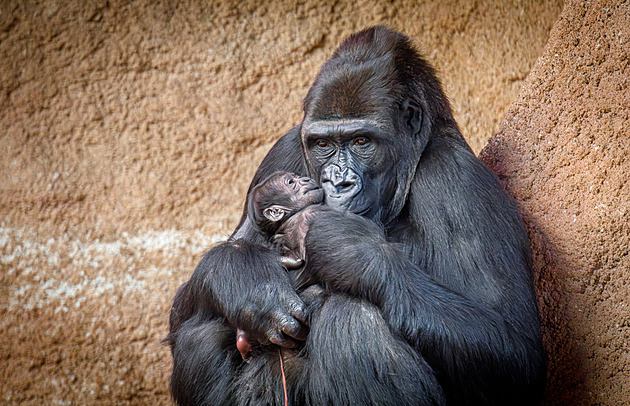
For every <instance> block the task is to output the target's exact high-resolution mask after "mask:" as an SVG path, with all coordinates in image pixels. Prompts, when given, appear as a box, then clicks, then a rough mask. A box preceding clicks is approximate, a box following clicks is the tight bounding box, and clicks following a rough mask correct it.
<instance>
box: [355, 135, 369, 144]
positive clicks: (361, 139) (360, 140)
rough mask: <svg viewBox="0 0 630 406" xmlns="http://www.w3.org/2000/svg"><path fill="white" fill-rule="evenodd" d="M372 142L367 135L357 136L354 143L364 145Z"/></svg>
mask: <svg viewBox="0 0 630 406" xmlns="http://www.w3.org/2000/svg"><path fill="white" fill-rule="evenodd" d="M369 142H370V139H369V138H367V137H357V138H355V139H354V145H358V146H363V145H367V144H368V143H369Z"/></svg>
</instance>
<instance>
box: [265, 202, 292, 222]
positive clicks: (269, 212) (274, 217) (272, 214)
mask: <svg viewBox="0 0 630 406" xmlns="http://www.w3.org/2000/svg"><path fill="white" fill-rule="evenodd" d="M286 215H287V209H286V208H285V207H282V206H279V205H277V204H274V205H273V206H270V207H267V208H266V209H265V210H263V216H265V217H266V218H267V220H269V221H273V222H276V221H280V220H282V219H283V218H284V216H286Z"/></svg>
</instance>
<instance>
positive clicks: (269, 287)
mask: <svg viewBox="0 0 630 406" xmlns="http://www.w3.org/2000/svg"><path fill="white" fill-rule="evenodd" d="M302 161H303V157H302V147H301V145H300V138H299V128H298V127H295V128H293V129H292V130H291V131H289V132H288V133H287V134H285V135H284V136H283V137H282V138H281V139H280V140H278V142H277V143H276V144H275V145H274V146H273V147H272V149H271V150H270V151H269V153H268V154H267V156H266V157H265V159H264V160H263V162H262V163H261V165H260V167H259V168H258V171H257V172H256V174H255V175H254V178H253V180H252V182H251V185H250V188H249V191H248V194H249V192H250V191H251V190H252V188H253V187H254V186H256V184H257V183H259V182H260V181H261V180H263V179H265V178H266V177H268V176H269V175H270V174H272V173H274V172H277V171H281V170H283V171H289V172H294V173H297V174H304V173H305V169H304V164H303V162H302ZM246 201H247V199H246ZM259 238H260V237H259V236H258V234H257V233H256V232H254V229H253V228H252V226H251V224H249V220H247V207H245V210H244V211H243V216H242V218H241V221H240V223H239V225H238V227H237V229H236V231H235V232H234V233H233V235H232V236H231V237H230V239H229V241H228V242H226V243H222V244H219V245H218V246H216V247H214V248H213V249H211V250H210V251H209V252H208V253H207V254H206V255H205V257H204V258H203V260H202V261H201V262H200V263H199V265H197V268H196V269H195V272H194V273H193V276H192V277H191V279H190V280H189V281H188V282H187V283H186V284H185V285H183V286H182V287H181V288H180V290H179V291H178V293H177V295H176V297H175V300H174V303H173V307H172V309H171V320H170V324H171V327H170V332H169V341H170V342H171V346H172V347H174V345H175V343H176V341H177V334H178V330H179V329H180V326H181V325H182V324H183V323H184V322H185V321H186V320H188V319H189V318H191V317H192V316H193V315H195V314H196V313H197V312H199V311H201V312H203V313H204V315H205V316H204V317H205V318H207V319H214V318H224V319H226V320H227V321H228V322H229V323H230V324H231V325H232V326H238V327H239V328H241V329H243V330H245V331H246V332H247V333H248V336H249V337H251V338H254V339H258V340H260V341H262V342H267V341H271V342H274V343H276V344H279V345H283V346H292V345H293V343H292V342H291V341H289V340H286V339H285V338H284V336H283V335H282V334H281V333H282V332H284V333H285V334H287V335H289V336H292V337H297V338H303V336H302V331H301V329H300V323H299V321H303V307H304V305H303V303H302V301H301V300H300V298H299V297H298V295H297V294H296V292H295V290H294V289H293V288H292V286H291V282H290V280H289V278H288V276H287V273H286V270H285V269H284V267H283V266H282V264H281V262H280V257H279V255H278V254H277V253H276V252H273V251H272V250H269V249H268V248H266V247H265V246H264V244H263V243H262V241H259Z"/></svg>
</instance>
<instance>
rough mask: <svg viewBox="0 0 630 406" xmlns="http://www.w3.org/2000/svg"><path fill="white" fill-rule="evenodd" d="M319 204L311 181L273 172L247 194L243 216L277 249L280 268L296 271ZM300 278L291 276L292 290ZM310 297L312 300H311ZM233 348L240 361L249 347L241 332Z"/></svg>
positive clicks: (316, 292)
mask: <svg viewBox="0 0 630 406" xmlns="http://www.w3.org/2000/svg"><path fill="white" fill-rule="evenodd" d="M323 201H324V191H323V189H322V188H321V187H319V185H318V184H317V182H315V181H314V180H313V179H311V178H307V177H300V176H298V175H296V174H294V173H290V172H275V173H274V174H272V175H270V176H269V177H268V178H267V179H265V180H264V181H262V182H261V183H260V184H259V185H258V186H256V187H255V188H254V189H253V190H252V192H251V193H250V197H249V201H248V207H247V212H248V214H247V215H248V217H249V220H250V221H251V223H252V224H253V225H254V226H255V227H256V229H257V230H258V232H259V234H260V236H261V237H263V239H264V240H265V241H266V242H267V243H268V244H269V245H271V246H273V247H277V248H278V250H279V252H280V254H281V255H282V257H281V261H282V264H283V265H284V266H285V267H286V268H287V269H297V268H301V267H302V266H303V265H304V264H305V262H306V248H305V240H306V233H307V232H308V228H309V222H310V220H311V218H312V217H313V214H314V209H315V208H316V207H317V208H321V203H323ZM307 208H309V209H307ZM298 213H299V215H297V214H298ZM301 276H302V274H301V272H296V273H293V275H292V279H293V281H294V282H296V285H297V286H296V287H298V286H300V285H303V284H304V282H305V281H302V282H300V283H298V282H297V281H298V279H300V277H301ZM321 291H322V290H321V288H319V287H318V286H314V287H312V288H311V289H309V290H308V291H305V292H303V294H302V295H301V296H302V299H303V300H305V302H307V301H313V300H314V299H315V298H316V296H319V294H320V293H321ZM310 296H313V298H312V300H311V299H309V297H310ZM236 347H237V348H238V350H239V352H240V353H241V356H242V357H243V359H246V358H247V357H248V355H249V353H250V351H251V350H252V347H253V345H252V343H251V342H250V341H249V340H248V339H247V337H246V335H245V332H244V331H243V330H241V329H237V339H236Z"/></svg>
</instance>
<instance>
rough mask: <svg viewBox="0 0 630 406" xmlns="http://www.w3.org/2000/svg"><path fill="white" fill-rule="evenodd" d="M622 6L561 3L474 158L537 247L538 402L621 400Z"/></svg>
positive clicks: (627, 138)
mask: <svg viewBox="0 0 630 406" xmlns="http://www.w3.org/2000/svg"><path fill="white" fill-rule="evenodd" d="M629 154H630V3H629V2H627V1H626V2H625V3H624V2H616V1H593V2H582V1H579V0H578V1H575V0H572V1H569V2H568V4H566V6H565V8H564V11H563V12H562V15H561V16H560V19H559V20H558V22H557V23H556V24H555V26H554V28H553V30H552V31H551V34H550V37H549V43H548V44H547V46H546V48H545V51H544V52H543V54H542V56H541V57H540V58H539V59H538V61H537V62H536V65H535V67H534V68H533V70H532V72H531V74H530V76H529V77H528V79H527V81H526V83H525V85H524V86H523V88H522V90H521V93H520V94H519V97H518V98H517V100H516V101H515V102H514V104H513V105H512V107H511V108H510V111H509V112H508V114H507V117H506V118H505V120H504V121H503V123H502V124H501V127H500V131H499V133H498V134H497V135H496V136H494V137H493V138H492V139H491V140H490V142H489V144H488V146H486V147H485V149H484V150H483V152H482V154H481V155H482V158H483V159H484V160H485V162H486V163H487V164H488V165H489V166H490V167H491V168H492V169H493V171H494V172H495V173H497V174H498V175H499V177H500V178H501V179H502V180H503V181H504V182H505V185H506V187H507V189H508V190H509V191H510V193H512V194H513V195H514V196H515V197H516V199H517V200H518V201H519V202H520V204H521V208H522V211H523V214H524V217H525V221H526V223H527V226H528V229H529V233H530V236H531V238H532V245H533V250H534V259H535V268H536V269H535V271H536V277H537V286H538V293H539V304H540V307H541V313H542V322H543V335H544V342H545V346H546V348H547V351H548V353H549V381H548V391H547V403H548V404H554V405H569V404H570V405H626V404H630V300H629V298H630V255H629V254H628V249H629V247H630V221H629V220H628V219H629V215H630V183H629V182H628V176H629V175H628V174H629V173H630V161H629V159H628V156H629Z"/></svg>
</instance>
